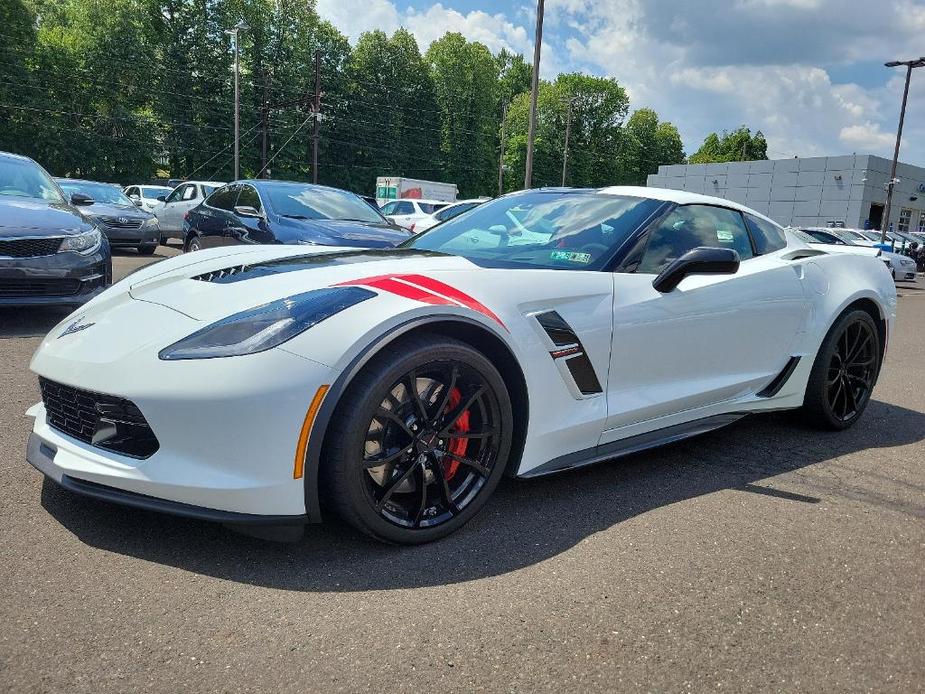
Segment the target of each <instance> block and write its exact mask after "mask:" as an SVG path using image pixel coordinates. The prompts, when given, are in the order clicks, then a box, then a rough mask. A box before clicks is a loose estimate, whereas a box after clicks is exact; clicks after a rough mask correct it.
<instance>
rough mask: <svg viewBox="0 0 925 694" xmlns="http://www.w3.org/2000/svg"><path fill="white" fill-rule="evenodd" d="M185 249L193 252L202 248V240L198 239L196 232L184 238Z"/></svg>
mask: <svg viewBox="0 0 925 694" xmlns="http://www.w3.org/2000/svg"><path fill="white" fill-rule="evenodd" d="M185 250H186V252H187V253H194V252H196V251H201V250H202V241H200V240H199V236H198V235H197V234H193V235H192V236H190V237H189V238H188V239H187V240H186V249H185Z"/></svg>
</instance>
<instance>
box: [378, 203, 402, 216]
mask: <svg viewBox="0 0 925 694" xmlns="http://www.w3.org/2000/svg"><path fill="white" fill-rule="evenodd" d="M397 205H398V203H397V202H387V203H386V204H384V205H383V206H382V209H381V210H380V212H382V214H384V215H386V214H395V207H396V206H397Z"/></svg>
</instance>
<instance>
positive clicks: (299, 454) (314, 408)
mask: <svg viewBox="0 0 925 694" xmlns="http://www.w3.org/2000/svg"><path fill="white" fill-rule="evenodd" d="M330 388H331V386H329V385H327V386H321V387H320V388H318V390H317V391H316V392H315V397H313V398H312V403H311V405H309V406H308V412H306V413H305V421H304V422H302V431H301V432H299V444H298V445H297V446H296V449H295V465H294V466H293V469H292V478H293V479H296V480H300V479H302V475H303V473H304V472H305V453H306V451H307V450H308V437H309V436H311V433H312V426H313V425H314V424H315V417H317V416H318V410H320V409H321V403H322V402H324V396H325V395H327V394H328V390H330Z"/></svg>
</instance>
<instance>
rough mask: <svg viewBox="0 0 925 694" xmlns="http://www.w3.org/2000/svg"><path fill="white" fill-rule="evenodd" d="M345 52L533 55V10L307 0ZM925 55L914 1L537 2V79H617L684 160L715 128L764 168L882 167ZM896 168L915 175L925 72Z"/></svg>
mask: <svg viewBox="0 0 925 694" xmlns="http://www.w3.org/2000/svg"><path fill="white" fill-rule="evenodd" d="M318 11H319V13H320V14H321V15H322V16H323V17H325V18H326V19H328V20H330V21H331V22H333V23H334V25H335V26H337V27H338V28H339V29H340V30H341V31H343V32H344V33H345V34H347V35H348V36H349V37H350V39H351V40H352V41H355V40H356V38H357V37H358V36H359V35H360V34H361V33H362V32H364V31H367V30H369V29H376V28H379V29H383V30H385V31H387V32H389V33H391V32H392V31H394V30H395V29H397V28H398V27H399V26H404V27H406V28H407V29H408V30H410V31H411V32H412V33H414V35H415V36H416V37H417V39H418V42H419V44H420V46H421V49H422V50H425V49H426V47H427V46H428V45H429V44H430V42H431V41H433V40H434V39H436V38H439V37H440V36H442V35H443V33H444V32H446V31H460V32H462V33H463V34H464V35H466V36H467V37H468V38H469V39H472V40H476V41H481V42H482V43H484V44H485V45H487V46H488V47H489V48H490V49H492V51H498V50H500V49H501V48H508V49H510V50H514V51H517V52H520V53H524V54H525V55H527V56H531V55H532V50H533V47H532V46H533V26H534V16H535V15H534V13H535V3H534V2H531V0H495V1H491V0H442V1H441V2H436V3H434V2H428V1H426V0H318ZM921 55H925V0H876V1H875V0H546V22H545V28H544V40H543V63H542V70H541V72H542V75H543V76H544V77H554V76H555V75H556V74H557V73H558V72H562V71H572V70H582V71H585V72H589V73H592V74H597V75H607V76H612V77H615V78H616V79H617V80H619V82H620V83H621V84H622V85H623V86H624V87H626V89H627V90H628V92H629V94H630V98H631V108H639V107H641V106H650V107H652V108H654V109H656V111H658V113H659V115H660V116H661V117H662V118H664V119H667V120H670V121H672V122H674V123H675V124H676V125H677V126H678V128H679V129H680V131H681V135H682V137H683V138H684V144H685V147H686V149H687V151H688V153H691V152H693V151H695V150H696V149H697V147H699V145H700V143H701V142H702V141H703V138H704V136H705V135H706V134H707V133H709V132H711V131H714V130H722V129H723V128H726V129H732V128H735V127H737V126H739V125H741V124H743V123H744V124H746V125H748V126H750V127H751V128H752V129H756V128H757V129H761V130H762V131H763V132H764V133H765V135H766V137H767V138H768V143H769V152H768V154H769V156H771V157H772V158H776V157H792V156H794V155H798V156H801V157H807V156H813V155H834V154H850V153H852V152H857V153H859V154H861V153H870V154H880V155H883V156H889V157H891V156H892V143H893V139H894V137H895V132H896V122H897V119H898V114H899V104H900V100H901V96H902V86H903V80H904V77H905V73H904V70H903V69H893V70H890V69H888V68H886V67H883V63H884V62H885V61H886V60H892V59H908V58H912V57H918V56H921ZM900 159H901V160H903V161H907V162H909V163H914V164H919V165H925V68H923V69H920V70H918V71H917V72H916V73H914V74H913V80H912V89H911V91H910V96H909V106H908V109H907V115H906V130H905V134H904V138H903V149H902V152H901V154H900Z"/></svg>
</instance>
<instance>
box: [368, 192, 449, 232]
mask: <svg viewBox="0 0 925 694" xmlns="http://www.w3.org/2000/svg"><path fill="white" fill-rule="evenodd" d="M452 204H453V203H451V202H446V201H445V200H412V199H410V198H402V199H401V200H389V201H388V202H387V203H385V204H384V205H383V206H382V214H383V215H385V217H386V218H387V219H388V220H389V221H390V222H395V224H398V225H399V226H403V227H405V229H408V230H409V231H414V228H415V226H416V225H417V223H418V222H420V221H421V220H423V219H427V218H429V217H430V215H432V214H433V213H434V212H436V211H437V210H440V209H443V208H444V207H446V206H447V205H452Z"/></svg>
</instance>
